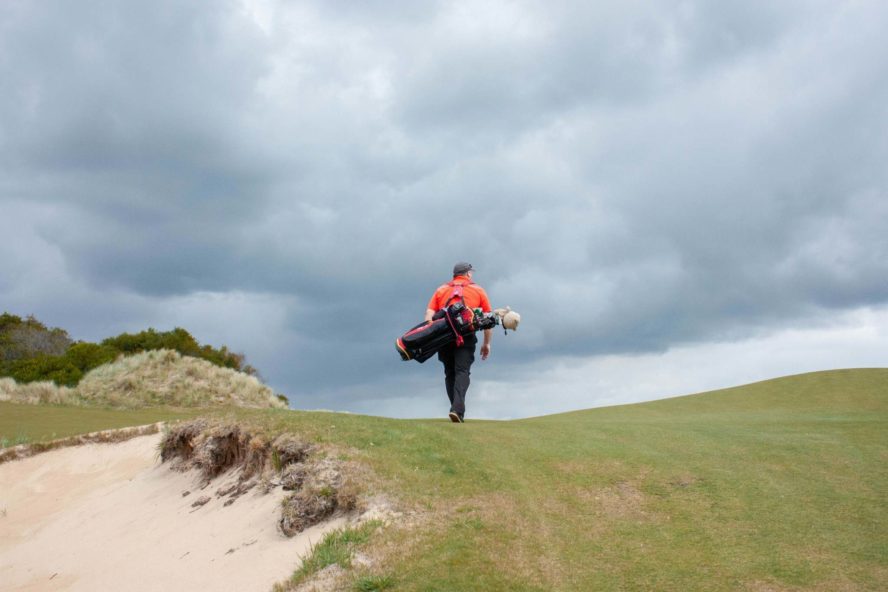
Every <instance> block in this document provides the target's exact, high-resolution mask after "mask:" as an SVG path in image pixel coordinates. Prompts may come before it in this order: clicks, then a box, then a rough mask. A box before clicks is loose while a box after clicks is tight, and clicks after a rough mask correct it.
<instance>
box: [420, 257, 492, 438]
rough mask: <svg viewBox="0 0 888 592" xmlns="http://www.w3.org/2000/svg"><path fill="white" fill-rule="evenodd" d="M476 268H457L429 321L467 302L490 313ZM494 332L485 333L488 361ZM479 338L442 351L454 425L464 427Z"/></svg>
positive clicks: (435, 298) (432, 306) (434, 303)
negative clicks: (473, 277) (477, 279)
mask: <svg viewBox="0 0 888 592" xmlns="http://www.w3.org/2000/svg"><path fill="white" fill-rule="evenodd" d="M473 271H474V270H473V268H472V264H471V263H465V262H463V261H461V262H459V263H457V264H456V265H454V266H453V280H451V281H450V282H447V283H446V284H443V285H442V286H441V287H439V288H438V289H437V290H435V293H434V294H433V295H432V298H431V300H429V306H428V309H427V310H426V314H425V320H426V321H431V320H432V317H433V316H434V314H435V313H436V312H438V311H439V310H441V309H442V308H446V307H447V306H449V305H451V304H453V303H454V302H459V301H460V299H462V300H463V302H465V305H466V307H467V308H480V309H481V310H482V311H483V312H490V300H489V299H488V298H487V292H485V291H484V288H482V287H481V286H479V285H478V284H476V283H474V282H472V272H473ZM492 337H493V330H492V329H486V330H485V331H484V343H483V344H482V345H481V359H482V360H486V359H487V357H488V356H489V355H490V340H491V338H492ZM477 343H478V338H477V337H476V336H475V334H474V333H472V334H471V335H466V336H465V337H464V341H463V344H462V345H461V346H459V347H457V346H456V344H455V343H452V344H450V345H447V346H445V347H443V348H441V350H439V351H438V359H439V360H441V363H442V364H444V386H445V387H446V388H447V397H448V398H449V399H450V413H449V417H450V421H452V422H454V423H462V422H463V418H464V417H465V413H466V391H467V390H468V389H469V375H470V374H471V368H472V363H473V362H474V361H475V345H476V344H477Z"/></svg>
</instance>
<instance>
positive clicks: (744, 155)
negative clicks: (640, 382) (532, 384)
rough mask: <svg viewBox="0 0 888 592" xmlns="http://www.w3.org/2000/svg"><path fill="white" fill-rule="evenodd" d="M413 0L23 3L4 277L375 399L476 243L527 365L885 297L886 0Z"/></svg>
mask: <svg viewBox="0 0 888 592" xmlns="http://www.w3.org/2000/svg"><path fill="white" fill-rule="evenodd" d="M402 8H403V7H402V3H397V4H396V3H391V4H386V3H382V4H374V5H373V9H372V10H371V9H368V8H367V7H363V8H362V7H361V6H358V5H356V4H354V3H327V2H325V3H317V4H313V3H311V2H298V3H277V2H228V3H223V4H214V5H213V7H212V9H209V8H206V7H201V6H200V5H199V4H182V3H178V2H158V3H150V4H144V5H139V4H130V3H119V2H115V3H88V4H87V5H78V4H72V3H69V2H7V3H4V5H3V7H2V8H0V11H2V19H0V90H2V92H0V157H2V162H3V164H2V165H0V207H2V208H3V214H4V215H5V216H13V217H15V216H18V217H19V218H20V219H21V224H20V225H10V224H7V225H5V226H4V227H3V228H4V231H5V232H8V233H10V234H9V238H10V239H11V240H10V241H7V244H11V242H12V241H18V242H19V243H21V244H27V245H29V247H28V248H27V249H25V248H21V249H19V250H17V251H16V257H15V258H14V259H13V258H7V260H6V261H5V262H3V263H0V271H2V274H3V275H2V278H0V280H2V281H0V290H2V295H3V298H4V300H5V301H7V302H10V303H19V304H20V305H22V306H25V305H31V306H34V310H28V311H27V312H35V313H37V314H38V316H40V313H41V311H51V312H47V313H46V314H51V315H54V317H55V318H54V319H53V321H54V322H55V323H57V324H60V325H63V326H74V325H79V326H84V327H85V326H86V325H87V324H88V323H87V321H84V319H92V321H91V322H93V323H94V324H100V325H101V326H102V327H103V328H107V329H109V330H108V331H106V333H113V332H116V331H118V330H122V327H125V328H127V329H136V328H138V327H137V326H133V325H134V324H138V323H139V322H151V323H155V324H160V325H162V324H163V319H164V311H166V312H167V314H169V315H172V314H173V312H174V310H177V311H180V312H178V313H176V314H178V315H179V316H177V317H176V319H177V320H176V322H177V323H178V324H183V325H185V326H193V325H195V324H196V325H198V326H200V327H201V331H203V332H204V334H206V335H210V336H213V337H214V338H217V339H224V340H226V342H228V343H229V344H230V345H232V346H233V347H235V348H237V347H238V343H245V344H248V345H249V346H250V347H252V348H255V349H256V351H259V352H260V353H259V354H257V355H256V356H253V355H251V352H250V351H247V354H248V356H249V357H250V359H251V361H253V362H254V363H255V364H256V365H257V366H259V367H260V369H262V370H263V372H264V374H265V376H266V378H267V379H268V380H269V382H271V383H272V384H273V385H275V386H276V387H277V388H279V389H281V390H284V391H285V392H289V393H290V394H298V395H299V396H300V397H301V399H300V400H302V401H305V402H306V406H322V407H334V408H361V409H365V407H361V406H360V405H362V403H361V400H362V398H365V397H367V396H368V393H373V396H374V397H376V398H381V399H385V398H392V399H393V400H394V399H398V398H399V397H403V396H404V389H405V388H413V387H412V386H410V387H407V386H405V385H408V384H409V385H415V384H419V383H418V382H415V381H416V380H418V379H420V378H421V377H427V376H428V375H429V371H428V370H427V369H426V368H424V367H418V366H416V365H411V366H410V368H406V367H405V366H404V365H400V362H399V361H398V360H397V358H396V356H395V355H394V352H393V348H392V347H391V341H392V339H393V338H394V337H395V336H396V335H397V334H398V333H399V332H400V331H402V330H404V329H406V328H407V327H409V326H411V325H412V324H414V323H415V322H416V321H417V320H418V319H420V318H421V317H422V314H423V311H424V309H425V304H426V301H427V299H428V297H429V295H430V293H431V291H432V290H433V289H434V288H435V287H436V286H437V285H438V284H439V283H441V282H442V281H444V280H446V279H447V277H446V276H447V274H448V273H447V272H448V271H449V269H450V267H451V266H452V264H453V262H454V261H456V260H461V259H467V260H470V261H472V262H473V263H474V264H475V266H476V268H478V273H477V277H476V279H477V280H478V281H479V282H481V283H482V284H484V285H485V286H486V287H487V288H488V290H489V292H490V293H491V296H492V297H493V299H494V304H495V305H505V304H509V305H512V306H513V307H514V308H516V309H518V310H520V311H521V312H522V313H523V315H524V318H525V324H524V325H523V326H522V330H521V332H520V333H519V334H518V335H517V336H515V337H514V338H513V337H511V336H510V337H509V338H507V339H502V338H501V337H498V338H497V341H496V347H497V354H498V357H497V364H498V366H493V367H489V368H487V369H485V372H487V373H488V376H489V377H492V378H491V379H492V380H499V381H508V380H509V375H510V374H511V375H513V376H515V375H517V376H520V371H519V370H518V368H519V367H520V366H521V365H523V364H527V363H529V362H530V361H531V360H539V359H541V358H545V357H550V358H552V359H553V360H557V359H558V358H560V357H562V356H586V355H594V354H613V353H637V352H646V351H664V350H666V349H668V348H670V347H674V346H675V345H677V344H682V343H693V342H707V341H713V340H724V339H736V338H740V337H744V336H749V335H755V334H767V333H768V332H769V331H774V330H777V329H779V328H782V327H794V326H807V325H809V324H812V323H814V324H816V323H818V322H820V319H823V318H826V317H828V315H829V314H831V311H843V310H850V309H854V308H856V307H860V306H867V305H880V304H884V303H886V302H888V283H886V282H885V281H884V278H885V277H888V239H886V238H885V233H884V228H885V227H886V226H888V205H886V204H888V179H886V174H888V173H886V169H885V167H884V162H886V161H888V113H886V109H888V107H886V105H888V74H886V72H888V67H886V63H885V58H884V56H885V55H888V43H886V41H884V36H883V35H882V31H883V30H884V27H885V25H886V24H888V23H886V20H888V19H886V11H885V10H884V9H883V8H882V7H881V6H880V5H879V4H878V3H866V2H864V3H858V4H854V5H837V4H835V3H826V2H824V3H811V2H784V3H778V4H775V3H772V2H752V3H744V4H742V5H738V6H734V7H731V6H725V5H724V3H716V2H704V1H700V2H685V3H680V4H678V5H675V4H674V3H671V2H660V3H649V2H637V3H635V2H629V3H625V2H621V3H604V4H602V3H597V4H594V5H590V4H589V3H556V4H555V5H553V4H552V3H533V2H528V3H495V2H491V3H467V4H460V3H438V4H423V5H421V6H420V5H417V6H414V7H413V8H410V9H409V10H407V11H405V10H403V9H402ZM36 269H45V270H49V272H48V273H43V274H37V273H35V272H34V271H33V270H36ZM201 294H215V295H220V297H221V298H222V301H221V302H219V303H216V304H213V305H207V307H206V308H205V310H208V311H213V312H212V313H205V314H204V315H200V314H198V312H196V311H199V310H201V309H200V304H199V303H196V302H197V301H196V300H195V298H197V299H198V300H199V299H200V298H202V297H201V296H200V295H201ZM232 294H234V295H237V296H236V297H235V296H231V297H228V296H226V295H229V296H230V295H232ZM63 295H64V296H63ZM66 298H67V300H66ZM226 298H227V299H226ZM96 301H102V302H103V307H104V308H106V309H107V310H108V311H109V312H108V313H107V314H102V313H100V312H98V309H95V308H91V307H94V306H96V305H95V303H96ZM251 303H252V304H251ZM176 307H179V308H176ZM239 308H249V311H250V312H249V314H244V315H243V318H242V319H238V318H237V317H238V316H239V315H238V310H239ZM262 310H268V311H269V312H268V314H267V315H266V320H265V322H264V324H263V314H262V312H261V311H262ZM271 311H274V314H273V315H272V313H271ZM14 312H23V311H14ZM212 315H217V317H218V318H213V316H212ZM272 316H273V317H274V320H273V321H272V320H270V319H271V318H272ZM74 317H76V319H75V318H74ZM69 319H70V320H69ZM113 319H117V320H116V321H115V320H113ZM170 322H172V321H170ZM228 325H230V329H229V330H226V329H224V327H225V326H228ZM90 336H91V337H99V336H101V335H90ZM516 373H517V374H516ZM398 380H402V381H403V382H401V383H399V382H398ZM399 384H400V387H399ZM361 385H363V386H361ZM325 401H326V403H324V402H325ZM309 403H310V405H309Z"/></svg>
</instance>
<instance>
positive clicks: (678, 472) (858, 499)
mask: <svg viewBox="0 0 888 592" xmlns="http://www.w3.org/2000/svg"><path fill="white" fill-rule="evenodd" d="M442 397H443V395H442ZM470 397H471V394H470ZM469 403H470V404H471V401H469ZM78 411H79V410H78ZM4 412H5V408H0V413H4ZM230 413H231V414H233V415H234V416H235V417H237V418H239V419H240V420H243V421H246V422H251V423H260V424H262V425H263V427H264V428H265V429H268V430H272V431H283V430H287V431H293V432H297V433H300V434H302V435H303V437H305V438H307V439H309V440H313V441H316V442H321V443H330V444H333V445H336V446H338V447H339V448H340V449H341V450H351V452H346V453H345V454H349V455H352V456H354V457H356V459H357V460H360V461H361V462H363V463H365V464H367V465H368V466H369V467H370V468H371V469H372V471H373V473H374V474H375V475H376V476H377V482H376V483H375V484H374V485H373V487H374V488H375V489H377V490H379V492H381V493H385V494H387V495H389V496H390V497H392V498H394V499H395V500H397V501H398V502H399V503H400V504H401V506H402V507H403V508H406V509H409V510H412V511H414V512H416V514H414V515H413V516H414V517H413V518H411V520H410V523H411V526H409V527H408V526H405V527H403V528H398V527H397V526H396V527H389V528H385V529H381V530H380V531H379V532H378V533H376V534H374V536H373V540H372V542H371V544H370V545H369V548H376V549H381V550H384V552H383V551H380V554H379V557H378V559H377V561H378V563H377V564H375V565H374V573H384V574H390V575H389V576H388V577H389V578H391V584H386V585H390V587H391V589H396V590H399V591H400V590H405V591H420V590H421V591H442V592H443V591H452V590H527V591H544V590H545V591H548V590H576V591H586V590H605V591H606V590H615V591H616V590H620V591H632V590H662V591H671V590H674V591H693V590H701V591H703V590H705V591H722V590H724V591H728V590H769V591H782V590H793V591H796V590H823V591H827V590H873V591H875V590H884V589H885V582H886V581H888V534H886V533H888V499H886V491H888V369H866V370H841V371H831V372H819V373H812V374H805V375H800V376H793V377H787V378H782V379H776V380H772V381H766V382H762V383H757V384H754V385H747V386H744V387H738V388H733V389H726V390H722V391H715V392H711V393H704V394H700V395H692V396H687V397H680V398H675V399H668V400H661V401H656V402H651V403H644V404H637V405H626V406H620V407H611V408H602V409H591V410H586V411H580V412H574V413H565V414H559V415H552V416H546V417H540V418H533V419H526V420H520V421H509V422H492V421H469V422H467V423H465V424H462V425H459V424H451V423H450V422H449V421H447V420H446V419H440V420H439V419H435V420H395V419H386V418H377V417H366V416H357V415H349V414H332V413H320V412H311V413H309V412H292V411H285V410H246V409H239V410H235V411H231V412H230ZM142 423H144V422H142ZM0 425H2V424H0ZM42 429H43V428H40V429H30V431H25V432H24V433H26V434H34V433H38V432H40V431H41V430H42ZM3 433H9V434H16V433H18V432H17V430H12V431H10V432H3ZM357 576H361V577H364V578H370V577H382V576H370V575H366V574H363V575H362V574H356V577H357ZM359 581H361V579H356V580H355V582H356V583H355V585H357V582H359ZM366 581H367V582H370V580H366ZM368 585H369V584H368Z"/></svg>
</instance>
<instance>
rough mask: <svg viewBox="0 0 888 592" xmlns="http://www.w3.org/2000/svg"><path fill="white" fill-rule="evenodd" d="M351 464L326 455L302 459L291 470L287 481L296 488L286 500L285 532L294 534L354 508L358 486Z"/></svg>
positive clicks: (282, 517) (284, 512)
mask: <svg viewBox="0 0 888 592" xmlns="http://www.w3.org/2000/svg"><path fill="white" fill-rule="evenodd" d="M349 468H350V467H349V463H346V462H344V461H340V460H334V459H330V458H324V459H319V460H313V461H309V462H306V463H302V464H301V465H297V466H296V467H294V468H293V470H292V471H289V472H288V475H287V476H288V477H289V478H290V481H289V483H288V484H287V485H289V488H292V489H295V492H294V493H293V494H291V495H290V496H289V497H287V498H286V499H285V500H284V502H283V510H282V512H281V520H280V527H281V530H282V531H283V533H284V534H286V535H287V536H293V535H294V534H296V533H298V532H302V531H303V530H305V529H306V528H308V527H309V526H312V525H314V524H317V523H318V522H321V521H322V520H324V519H325V518H327V517H328V516H330V515H331V514H333V513H334V512H337V511H344V512H350V511H352V510H354V509H355V508H356V507H357V503H358V488H357V483H356V482H355V480H354V479H353V478H352V477H351V475H350V471H349ZM282 480H283V479H282ZM287 485H285V488H287Z"/></svg>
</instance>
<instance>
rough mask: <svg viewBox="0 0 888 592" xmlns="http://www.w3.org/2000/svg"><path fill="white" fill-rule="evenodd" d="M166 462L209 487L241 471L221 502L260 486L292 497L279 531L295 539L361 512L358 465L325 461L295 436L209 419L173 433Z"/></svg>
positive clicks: (166, 440)
mask: <svg viewBox="0 0 888 592" xmlns="http://www.w3.org/2000/svg"><path fill="white" fill-rule="evenodd" d="M160 449H161V459H162V460H163V461H172V462H174V463H176V464H175V465H174V467H175V468H177V469H178V470H188V469H197V470H199V471H200V473H201V475H202V476H203V477H204V479H205V480H206V481H207V482H209V481H211V480H212V479H214V478H216V477H218V476H219V475H221V474H222V473H224V472H226V471H228V470H229V469H239V470H240V471H241V473H240V476H239V478H238V480H237V482H236V483H233V484H231V485H229V486H227V487H224V488H220V489H219V490H218V491H217V492H216V494H217V495H218V496H219V497H223V496H229V497H231V499H230V500H229V501H228V502H226V503H231V502H232V501H233V499H234V498H236V497H237V496H239V495H242V494H243V493H245V492H246V491H247V490H249V489H251V488H252V487H254V486H255V485H257V484H258V483H259V482H260V481H262V482H264V483H266V484H268V486H267V487H265V489H270V488H273V487H277V486H281V487H282V488H283V489H285V490H290V491H293V493H292V494H290V495H289V496H288V497H287V498H285V499H284V500H283V503H282V510H281V519H280V522H279V524H280V528H281V531H283V533H284V534H286V535H287V536H293V535H294V534H297V533H299V532H301V531H303V530H305V529H306V528H308V527H309V526H312V525H314V524H317V523H318V522H321V521H322V520H324V519H326V518H328V517H329V516H331V515H333V514H335V513H338V512H351V511H352V510H355V509H356V508H357V507H358V505H359V504H358V500H359V497H360V494H361V491H362V486H361V480H360V479H359V477H358V476H359V474H360V471H359V469H358V467H357V466H356V465H354V464H353V463H348V462H345V461H340V460H335V459H332V458H323V457H322V456H321V454H319V453H320V452H322V451H321V450H320V449H319V448H318V447H316V446H312V445H310V444H307V443H306V442H304V441H303V440H301V439H300V438H298V437H297V436H296V435H294V434H289V433H287V434H281V435H279V436H277V437H276V438H274V439H273V440H272V439H271V438H270V437H269V436H268V435H267V434H265V433H262V432H261V431H258V430H253V429H251V428H248V427H244V426H240V425H238V424H234V423H226V422H221V421H220V422H216V423H211V422H210V421H208V420H206V419H198V420H195V421H190V422H184V423H181V424H178V425H176V426H174V427H172V428H171V429H170V430H169V431H168V432H167V433H166V434H165V435H164V437H163V440H162V442H161V445H160Z"/></svg>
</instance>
